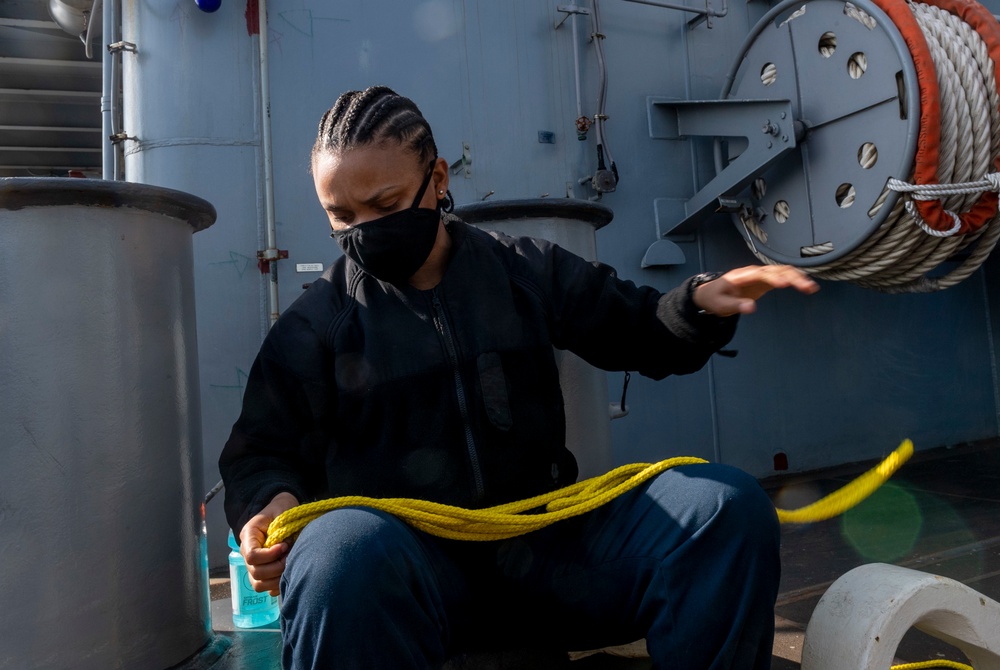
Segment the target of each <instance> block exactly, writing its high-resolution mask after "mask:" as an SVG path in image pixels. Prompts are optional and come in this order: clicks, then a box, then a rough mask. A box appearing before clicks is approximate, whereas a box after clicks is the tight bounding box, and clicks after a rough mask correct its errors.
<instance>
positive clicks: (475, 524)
mask: <svg viewBox="0 0 1000 670" xmlns="http://www.w3.org/2000/svg"><path fill="white" fill-rule="evenodd" d="M912 455H913V443H912V442H911V441H910V440H904V441H903V443H902V444H900V445H899V447H898V448H897V449H896V450H895V451H893V452H892V453H891V454H889V456H888V457H887V458H886V459H885V460H884V461H882V462H881V463H879V464H878V465H877V466H876V467H874V468H872V469H871V470H869V471H868V472H866V473H864V474H863V475H861V476H860V477H858V478H857V479H855V480H853V481H851V482H850V483H849V484H847V485H846V486H844V487H843V488H840V489H837V490H836V491H834V492H833V493H831V494H830V495H828V496H826V497H824V498H821V499H820V500H817V501H816V502H814V503H812V504H811V505H807V506H806V507H803V508H801V509H797V510H783V509H779V510H777V512H778V521H780V522H781V523H813V522H816V521H823V520H825V519H830V518H833V517H835V516H838V515H839V514H843V513H844V512H846V511H847V510H849V509H851V508H852V507H854V506H855V505H857V504H858V503H860V502H861V501H862V500H864V499H865V498H867V497H868V496H870V495H871V494H872V493H874V492H875V489H877V488H878V487H879V486H881V485H882V484H884V483H885V481H886V480H888V479H889V477H891V476H892V475H893V473H895V472H896V471H897V470H898V469H899V468H900V467H901V466H902V465H903V463H905V462H906V461H907V460H909V458H910V456H912ZM707 462H708V461H705V460H703V459H701V458H693V457H688V456H684V457H679V458H669V459H667V460H665V461H660V462H659V463H632V464H630V465H623V466H621V467H619V468H615V469H614V470H612V471H611V472H608V473H607V474H604V475H601V476H599V477H594V478H592V479H586V480H584V481H582V482H577V483H576V484H573V485H571V486H567V487H565V488H562V489H559V490H558V491H552V492H551V493H545V494H542V495H540V496H535V497H534V498H529V499H527V500H518V501H516V502H512V503H507V504H505V505H497V506H496V507H488V508H486V509H465V508H462V507H453V506H451V505H442V504H440V503H434V502H429V501H427V500H414V499H410V498H368V497H365V496H343V497H341V498H330V499H329V500H320V501H317V502H313V503H306V504H304V505H299V506H298V507H294V508H292V509H290V510H288V511H287V512H285V513H284V514H281V515H280V516H278V518H276V519H275V520H274V521H272V522H271V525H270V526H269V527H268V529H267V541H266V542H265V543H264V546H265V547H271V546H274V545H275V544H278V543H279V542H284V541H285V540H288V539H294V538H295V537H297V536H298V534H299V533H300V532H301V531H302V529H303V528H305V527H306V525H307V524H308V523H309V522H310V521H312V520H314V519H316V518H318V517H320V516H322V515H324V514H326V513H327V512H330V511H332V510H335V509H339V508H342V507H369V508H372V509H377V510H381V511H383V512H388V513H390V514H392V515H394V516H396V517H398V518H400V519H402V520H403V521H405V522H406V523H408V524H410V525H411V526H413V527H414V528H418V529H420V530H422V531H424V532H427V533H430V534H432V535H437V536H438V537H444V538H448V539H451V540H476V541H486V540H504V539H507V538H510V537H516V536H518V535H523V534H525V533H530V532H531V531H534V530H538V529H540V528H544V527H545V526H548V525H550V524H553V523H555V522H556V521H561V520H563V519H568V518H570V517H574V516H579V515H580V514H584V513H586V512H589V511H591V510H594V509H596V508H598V507H600V506H601V505H603V504H604V503H606V502H608V501H610V500H612V499H613V498H615V497H617V496H619V495H621V494H622V493H625V492H626V491H628V490H630V489H632V488H635V487H636V486H638V485H640V484H642V483H643V482H645V481H646V480H648V479H651V478H652V477H655V476H656V475H658V474H660V473H661V472H663V471H664V470H668V469H670V468H676V467H678V466H681V465H693V464H697V463H707ZM541 510H544V511H541ZM526 512H534V513H531V514H526ZM925 668H952V669H953V670H972V666H969V665H964V664H962V663H956V662H954V661H926V662H923V663H907V664H905V665H894V666H892V670H923V669H925Z"/></svg>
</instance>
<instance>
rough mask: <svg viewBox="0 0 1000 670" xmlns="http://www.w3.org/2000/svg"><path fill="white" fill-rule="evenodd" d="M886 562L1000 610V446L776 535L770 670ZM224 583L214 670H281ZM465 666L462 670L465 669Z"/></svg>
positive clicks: (931, 468)
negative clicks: (820, 609)
mask: <svg viewBox="0 0 1000 670" xmlns="http://www.w3.org/2000/svg"><path fill="white" fill-rule="evenodd" d="M867 466H870V464H866V465H864V466H854V467H844V468H840V469H837V470H831V471H827V472H824V473H819V474H813V475H810V476H798V477H796V476H793V477H786V478H781V479H773V480H769V481H765V482H764V485H765V488H767V489H768V492H769V493H770V494H771V497H772V499H773V500H774V501H775V504H776V505H777V506H778V507H783V508H787V509H791V508H795V507H800V506H802V505H803V504H806V503H809V502H812V501H813V500H815V499H816V498H818V497H819V496H820V495H824V494H826V493H829V492H830V491H833V490H834V489H836V488H838V487H840V486H842V485H843V484H845V483H846V482H848V481H849V480H850V479H851V478H853V477H854V476H856V475H857V474H858V473H859V472H861V471H863V470H865V469H866V468H867ZM873 562H881V563H893V564H896V565H901V566H904V567H909V568H913V569H915V570H921V571H924V572H930V573H934V574H938V575H943V576H946V577H951V578H952V579H956V580H958V581H960V582H963V583H964V584H967V585H968V586H970V587H972V588H974V589H975V590H977V591H980V592H981V593H983V594H985V595H987V596H989V597H990V598H992V599H994V600H997V601H1000V441H993V442H990V443H980V444H977V445H969V446H963V447H959V448H955V449H950V450H946V449H940V450H934V451H930V452H923V453H919V454H917V455H916V456H914V458H913V459H912V460H911V461H910V462H909V463H907V464H906V465H905V466H904V467H903V469H902V470H901V471H900V472H899V473H897V474H896V476H895V477H894V478H893V479H892V481H891V482H890V483H889V484H887V485H886V486H885V487H883V488H882V489H880V490H879V491H878V492H876V493H875V495H873V496H872V497H871V498H870V499H869V500H868V501H866V502H865V503H862V505H860V506H859V507H857V508H855V510H853V511H852V512H849V513H847V514H845V515H844V516H842V517H840V518H838V519H832V520H830V521H824V522H822V523H817V524H811V525H807V526H784V527H783V530H782V579H781V592H780V595H779V596H778V603H777V607H776V609H775V622H776V631H777V632H776V636H775V643H774V653H773V670H797V669H798V668H799V667H800V665H799V661H800V659H801V654H802V639H803V634H804V631H805V628H806V624H807V623H808V622H809V617H810V616H811V614H812V611H813V609H814V608H815V607H816V603H817V602H819V599H820V597H821V596H822V595H823V593H824V592H825V591H826V589H827V587H829V586H830V584H831V583H833V581H834V580H836V579H837V578H838V577H839V576H840V575H842V574H844V573H845V572H847V571H848V570H850V569H852V568H855V567H857V566H859V565H863V564H865V563H873ZM227 596H228V582H227V580H225V579H216V580H213V603H212V616H213V622H214V623H215V629H216V631H217V633H218V634H219V635H221V636H225V637H227V638H229V639H230V640H232V642H233V644H232V646H231V647H230V649H229V651H228V652H227V653H226V654H225V656H224V657H223V658H222V659H221V660H220V661H219V662H217V663H216V664H215V665H213V666H212V668H213V670H280V634H279V632H278V630H277V626H276V625H274V626H272V627H270V628H269V629H263V630H253V631H240V630H234V629H233V626H232V621H231V619H230V618H229V601H228V597H227ZM896 656H897V658H898V660H899V661H900V662H904V661H905V662H916V661H925V660H937V659H947V660H953V661H960V662H964V661H966V659H965V658H964V656H963V655H962V653H961V652H959V651H958V650H957V649H955V648H954V647H951V646H950V645H948V644H946V643H944V642H941V641H939V640H936V639H935V638H932V637H930V636H928V635H925V634H923V633H921V632H919V631H916V630H911V631H910V632H909V633H907V635H906V636H905V637H904V638H903V641H902V643H901V644H900V646H899V648H898V650H897V652H896ZM463 667H464V666H463ZM468 667H469V668H473V667H474V668H476V670H534V669H535V668H552V667H553V664H552V663H551V659H549V660H548V661H545V662H533V661H529V660H526V659H524V658H523V657H518V656H510V657H508V658H506V659H504V660H499V661H480V662H478V663H476V664H472V665H469V666H468ZM567 667H570V668H572V670H612V669H615V668H620V669H621V670H640V669H644V668H651V667H652V666H651V665H650V663H649V661H648V660H643V659H621V658H615V657H611V656H606V655H599V656H590V657H588V658H585V659H582V660H578V661H575V662H573V663H571V664H567Z"/></svg>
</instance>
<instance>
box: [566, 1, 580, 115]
mask: <svg viewBox="0 0 1000 670" xmlns="http://www.w3.org/2000/svg"><path fill="white" fill-rule="evenodd" d="M576 17H577V15H576V14H575V13H574V14H573V15H572V16H570V17H569V20H570V23H572V24H573V73H574V75H575V77H576V118H577V119H579V118H580V117H581V116H583V102H582V101H581V99H580V37H579V34H578V32H577V27H576Z"/></svg>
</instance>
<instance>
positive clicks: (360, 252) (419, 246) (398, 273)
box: [331, 162, 441, 284]
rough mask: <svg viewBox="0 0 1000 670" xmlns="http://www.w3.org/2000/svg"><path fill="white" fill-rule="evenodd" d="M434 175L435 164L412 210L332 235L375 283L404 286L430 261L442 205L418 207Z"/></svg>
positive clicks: (438, 203) (401, 211) (415, 199)
mask: <svg viewBox="0 0 1000 670" xmlns="http://www.w3.org/2000/svg"><path fill="white" fill-rule="evenodd" d="M433 174H434V162H432V163H431V167H430V170H429V171H428V172H427V176H426V177H424V181H423V183H422V184H420V190H419V191H417V197H416V198H414V199H413V204H412V205H410V208H409V209H404V210H400V211H398V212H393V213H392V214H389V215H387V216H383V217H381V218H379V219H374V220H372V221H367V222H365V223H361V224H358V225H356V226H351V227H350V228H348V229H347V230H340V231H336V232H334V233H332V234H331V237H333V238H334V239H335V240H337V244H339V245H340V248H341V249H343V250H344V254H345V255H346V256H347V257H348V258H350V259H351V260H352V261H354V262H355V263H357V264H358V265H360V266H361V269H362V270H364V271H365V272H367V273H368V274H370V275H372V276H373V277H375V278H376V279H381V280H382V281H385V282H389V283H390V284H402V283H404V282H406V280H407V279H409V278H410V277H412V276H413V275H414V273H415V272H416V271H417V270H419V269H420V267H421V266H422V265H423V264H424V262H425V261H426V260H427V257H428V256H429V255H430V253H431V249H433V248H434V241H435V240H436V239H437V231H438V223H439V222H440V220H441V201H440V200H438V201H437V207H435V208H434V209H424V208H420V207H418V205H419V204H420V201H421V200H423V198H424V193H425V192H426V191H427V185H428V184H429V183H430V181H431V175H433Z"/></svg>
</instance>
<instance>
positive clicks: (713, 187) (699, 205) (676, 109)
mask: <svg viewBox="0 0 1000 670" xmlns="http://www.w3.org/2000/svg"><path fill="white" fill-rule="evenodd" d="M647 111H648V112H649V136H650V137H652V138H653V139H663V140H680V139H687V138H689V137H729V138H733V137H736V138H746V148H745V149H744V150H743V151H742V153H740V155H739V156H737V157H736V158H734V159H733V160H731V161H730V162H729V164H728V165H726V166H725V167H724V168H722V170H720V171H719V173H718V174H716V175H715V178H714V179H712V180H711V181H710V182H708V183H707V184H706V185H705V186H704V187H703V188H702V189H701V190H700V191H698V192H697V193H695V194H694V196H693V197H692V198H691V199H690V200H688V201H687V202H686V203H684V211H683V216H680V217H679V218H677V219H676V220H675V221H672V222H668V221H663V220H661V219H659V218H658V219H657V225H658V227H659V231H660V234H661V236H662V237H666V236H667V235H671V234H676V233H689V232H691V231H692V230H693V229H694V227H695V226H696V225H697V224H698V223H700V222H701V221H703V220H704V219H705V218H707V217H708V216H710V215H711V214H713V213H715V212H718V211H735V210H734V208H735V209H738V208H739V207H740V206H741V204H743V203H741V202H740V201H739V200H738V199H737V197H736V196H738V195H739V194H740V193H742V192H743V191H744V190H745V189H746V188H747V186H749V185H750V183H751V182H752V181H753V180H754V178H755V177H757V176H758V175H760V174H761V173H762V172H763V171H764V170H766V169H767V168H768V166H770V165H771V164H772V163H774V162H775V161H776V160H778V159H779V158H781V157H782V156H784V155H785V154H786V153H788V152H789V151H791V150H792V149H794V148H795V146H796V142H797V140H796V132H797V129H796V125H795V123H794V120H793V118H792V104H791V102H789V101H788V100H670V99H666V98H655V97H650V98H648V99H647Z"/></svg>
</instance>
